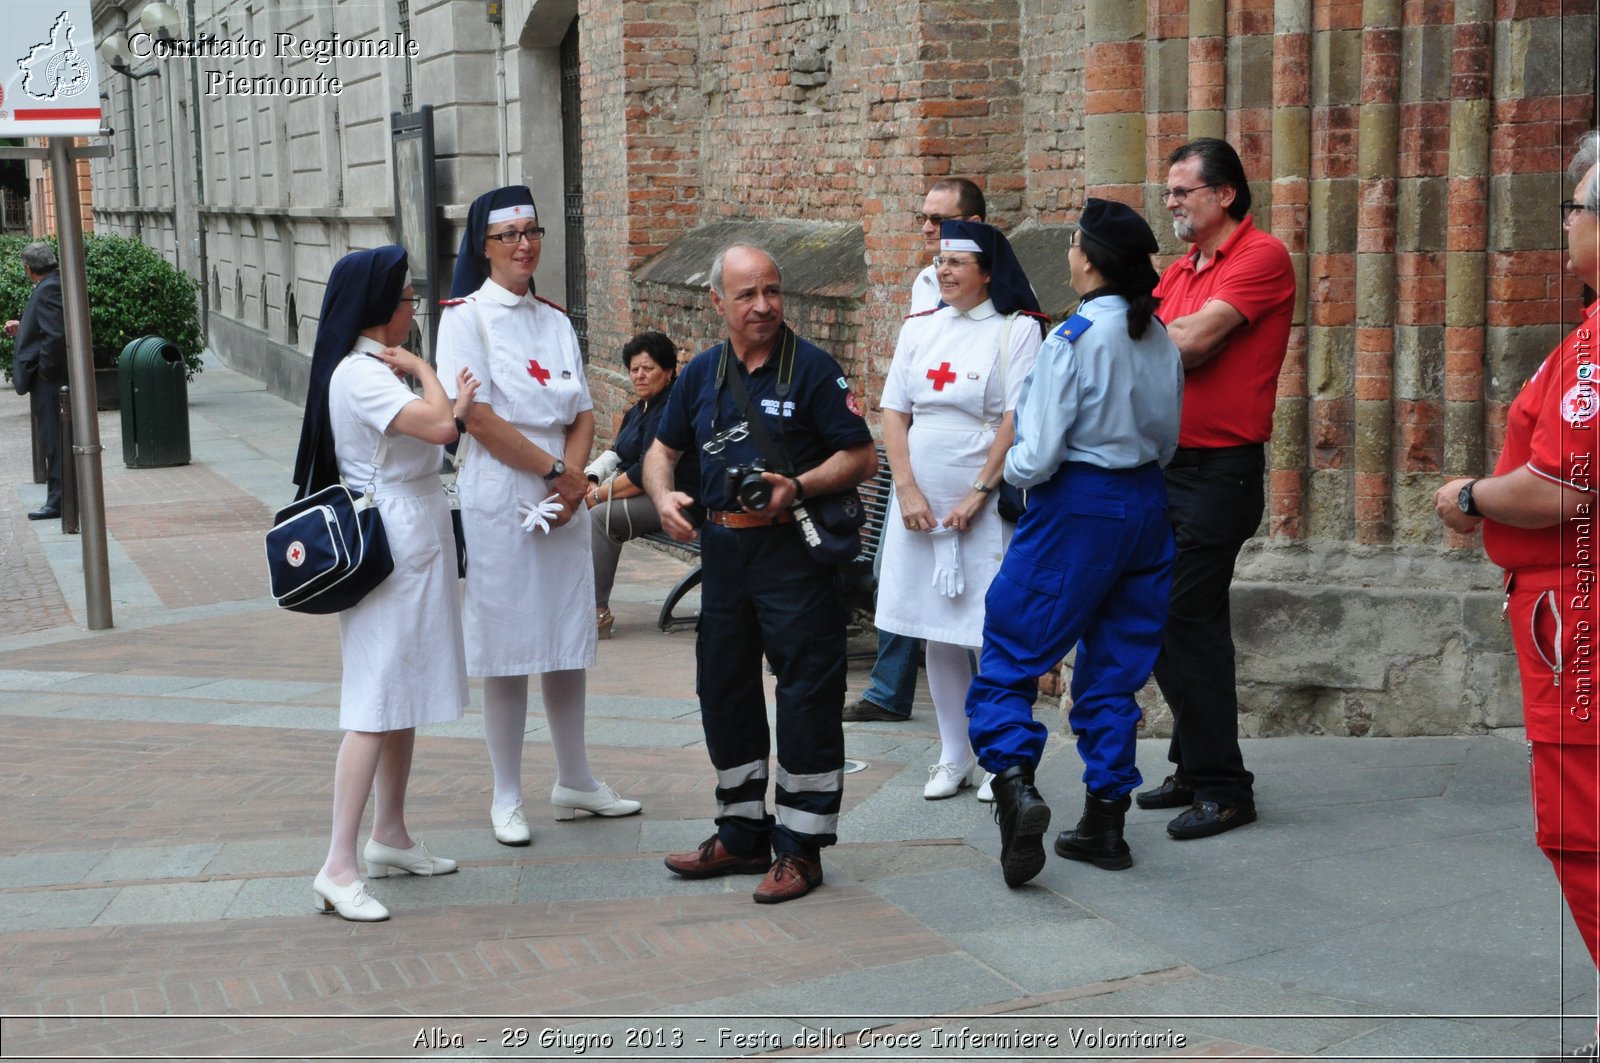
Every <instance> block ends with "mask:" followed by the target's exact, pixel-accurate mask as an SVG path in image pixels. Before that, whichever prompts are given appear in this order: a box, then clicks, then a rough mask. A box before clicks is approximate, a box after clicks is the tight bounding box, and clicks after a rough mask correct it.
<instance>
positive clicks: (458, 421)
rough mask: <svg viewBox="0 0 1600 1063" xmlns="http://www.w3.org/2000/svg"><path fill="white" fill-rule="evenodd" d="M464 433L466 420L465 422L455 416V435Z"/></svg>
mask: <svg viewBox="0 0 1600 1063" xmlns="http://www.w3.org/2000/svg"><path fill="white" fill-rule="evenodd" d="M466 434H467V422H465V421H463V420H462V419H461V418H459V417H457V418H456V435H458V436H464V435H466Z"/></svg>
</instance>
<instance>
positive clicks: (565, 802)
mask: <svg viewBox="0 0 1600 1063" xmlns="http://www.w3.org/2000/svg"><path fill="white" fill-rule="evenodd" d="M643 807H644V806H643V805H641V804H640V803H639V802H637V801H630V800H628V799H627V798H626V797H618V796H617V792H616V791H615V790H613V789H612V788H611V787H609V786H607V785H606V784H605V783H601V784H600V789H598V790H589V791H587V792H585V791H583V790H569V789H567V788H566V787H565V786H562V785H561V784H560V783H557V784H556V786H555V789H553V790H551V791H550V810H551V812H552V813H553V814H554V815H555V817H556V819H559V820H563V821H565V820H569V819H571V818H572V817H574V816H576V815H577V814H578V812H579V811H583V812H591V813H593V814H594V815H596V816H631V815H633V814H634V813H635V812H637V811H639V810H640V809H641V808H643Z"/></svg>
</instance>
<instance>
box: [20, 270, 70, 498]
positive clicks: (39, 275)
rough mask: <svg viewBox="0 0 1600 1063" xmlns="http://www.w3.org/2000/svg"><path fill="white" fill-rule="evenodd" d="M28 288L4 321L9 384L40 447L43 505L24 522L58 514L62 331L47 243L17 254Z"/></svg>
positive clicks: (58, 283)
mask: <svg viewBox="0 0 1600 1063" xmlns="http://www.w3.org/2000/svg"><path fill="white" fill-rule="evenodd" d="M19 257H20V258H21V259H22V268H23V270H24V271H25V272H26V273H27V274H28V281H29V282H30V283H31V284H32V285H33V294H32V295H30V296H28V305H27V306H26V307H24V308H23V311H22V320H21V321H7V322H6V324H5V329H6V335H7V336H12V337H15V339H16V347H15V348H14V350H13V353H12V359H11V382H12V384H13V385H14V386H15V387H16V389H17V394H18V395H29V396H31V397H32V398H31V401H32V403H33V415H34V417H35V419H36V422H37V424H38V426H39V427H38V431H39V447H40V449H41V450H43V451H44V461H45V469H46V470H47V475H46V480H45V496H44V505H43V506H41V507H40V508H39V509H36V510H34V511H33V512H31V513H29V514H28V519H29V520H49V519H51V518H52V517H59V516H61V414H60V407H59V406H58V405H57V402H56V395H57V392H58V391H60V389H61V385H63V384H65V383H66V382H67V331H66V320H65V317H64V316H63V314H62V312H61V273H60V271H59V270H58V269H57V268H56V265H57V263H56V253H55V249H54V248H52V247H51V246H50V245H49V244H38V243H36V244H29V245H28V246H27V247H24V248H23V249H22V254H21V255H20V256H19Z"/></svg>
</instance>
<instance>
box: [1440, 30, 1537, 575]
mask: <svg viewBox="0 0 1600 1063" xmlns="http://www.w3.org/2000/svg"><path fill="white" fill-rule="evenodd" d="M1494 17H1495V12H1494V4H1493V3H1492V2H1491V0H1460V2H1459V3H1457V4H1456V22H1455V27H1454V30H1453V34H1452V42H1451V54H1452V61H1451V71H1450V72H1451V78H1450V163H1449V189H1450V192H1449V198H1448V205H1447V208H1446V216H1445V217H1446V228H1445V248H1446V250H1445V266H1444V348H1445V375H1444V397H1445V415H1444V429H1445V437H1444V470H1445V472H1446V474H1462V475H1476V474H1478V473H1481V472H1485V471H1487V467H1488V464H1489V462H1490V461H1491V460H1492V459H1491V458H1490V457H1489V456H1488V455H1486V454H1485V453H1484V431H1483V430H1484V405H1483V400H1484V390H1483V372H1484V353H1485V350H1486V348H1485V344H1484V328H1483V326H1484V323H1485V316H1486V311H1487V298H1486V297H1487V292H1486V289H1485V281H1486V267H1487V265H1488V263H1487V260H1486V254H1485V252H1486V249H1487V241H1488V205H1489V127H1490V121H1491V117H1492V103H1491V100H1490V88H1489V75H1490V70H1491V67H1492V63H1493V40H1494V38H1493V33H1494ZM1519 383H1520V382H1519ZM1512 393H1513V394H1514V392H1512ZM1444 535H1445V541H1446V543H1447V544H1448V545H1452V546H1465V545H1467V544H1468V542H1469V541H1470V540H1471V539H1472V538H1473V537H1472V536H1461V535H1457V534H1456V533H1454V532H1449V531H1446V532H1444Z"/></svg>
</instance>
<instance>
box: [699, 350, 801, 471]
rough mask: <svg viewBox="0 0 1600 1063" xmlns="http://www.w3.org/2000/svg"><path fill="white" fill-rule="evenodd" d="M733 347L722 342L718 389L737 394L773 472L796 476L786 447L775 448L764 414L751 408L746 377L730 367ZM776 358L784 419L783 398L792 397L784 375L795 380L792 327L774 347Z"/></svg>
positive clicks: (734, 399) (781, 411) (737, 401)
mask: <svg viewBox="0 0 1600 1063" xmlns="http://www.w3.org/2000/svg"><path fill="white" fill-rule="evenodd" d="M732 346H733V345H732V344H731V343H729V342H728V341H727V340H723V341H722V359H721V361H720V362H719V363H718V364H717V390H718V391H719V392H720V391H721V390H722V385H723V384H724V383H727V385H728V390H729V391H730V392H731V393H732V394H733V401H734V404H735V405H737V406H738V407H739V413H740V415H741V416H743V417H744V420H745V423H746V424H748V425H749V426H750V435H751V436H752V437H753V438H754V439H755V441H756V449H758V450H760V451H761V456H762V457H763V458H765V459H766V462H767V464H768V465H769V466H771V467H772V471H773V472H775V473H780V474H782V475H784V476H793V475H794V466H793V463H792V462H790V461H789V453H788V450H787V449H786V448H783V449H780V448H777V447H774V446H773V445H772V437H771V436H770V435H768V434H767V426H766V424H765V423H764V421H763V419H762V416H761V413H760V411H758V410H752V409H751V407H750V389H749V388H747V387H745V384H744V378H743V376H742V375H741V374H740V373H739V370H738V369H734V368H730V367H729V365H728V359H729V358H730V357H732V355H731V353H730V352H731V350H732ZM773 356H775V357H777V358H778V374H779V376H778V396H779V398H778V416H779V417H780V418H781V417H782V416H783V396H784V395H786V394H788V391H789V387H788V384H789V379H785V377H784V374H785V373H787V374H789V377H790V378H791V379H792V377H793V374H794V332H793V331H792V330H791V329H790V328H789V326H788V325H785V326H783V331H782V333H780V334H779V336H778V342H777V343H776V344H775V345H774V348H773Z"/></svg>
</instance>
